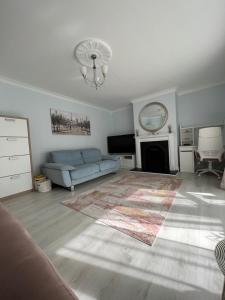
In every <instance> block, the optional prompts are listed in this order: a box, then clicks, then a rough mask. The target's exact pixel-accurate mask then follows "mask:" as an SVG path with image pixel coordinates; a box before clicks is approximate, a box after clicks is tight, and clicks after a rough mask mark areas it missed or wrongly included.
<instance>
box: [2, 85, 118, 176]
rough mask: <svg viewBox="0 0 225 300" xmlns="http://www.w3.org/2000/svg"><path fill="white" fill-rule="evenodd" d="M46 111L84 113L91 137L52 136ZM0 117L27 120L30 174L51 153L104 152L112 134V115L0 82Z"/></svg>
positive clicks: (48, 115)
mask: <svg viewBox="0 0 225 300" xmlns="http://www.w3.org/2000/svg"><path fill="white" fill-rule="evenodd" d="M50 108H58V109H61V110H64V111H71V112H78V113H81V114H86V115H88V116H89V117H90V120H91V136H76V135H71V136H70V135H53V134H52V132H51V121H50ZM0 114H3V115H12V116H21V117H27V118H29V123H30V130H31V147H32V157H33V167H34V173H35V174H37V173H38V172H39V167H40V165H41V164H42V163H43V162H45V160H46V154H47V153H48V152H49V151H51V150H58V149H74V148H75V149H76V148H83V147H92V146H93V147H97V148H100V149H101V151H102V152H103V153H107V140H106V137H107V135H109V134H111V133H112V113H111V112H109V111H106V110H103V109H101V108H96V107H94V106H90V105H85V104H84V105H83V104H81V103H76V102H72V101H71V102H70V101H66V100H64V99H63V98H61V99H60V98H59V97H54V96H51V95H48V94H44V93H41V92H37V91H34V90H31V89H28V88H23V87H19V86H16V85H12V84H8V83H3V82H0Z"/></svg>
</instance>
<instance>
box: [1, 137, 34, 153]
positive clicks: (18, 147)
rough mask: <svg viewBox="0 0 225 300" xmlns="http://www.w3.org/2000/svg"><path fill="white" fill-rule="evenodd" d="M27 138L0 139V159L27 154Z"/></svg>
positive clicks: (28, 151)
mask: <svg viewBox="0 0 225 300" xmlns="http://www.w3.org/2000/svg"><path fill="white" fill-rule="evenodd" d="M29 153H30V150H29V142H28V138H19V137H0V157H2V156H13V155H25V154H29Z"/></svg>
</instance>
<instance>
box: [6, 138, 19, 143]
mask: <svg viewBox="0 0 225 300" xmlns="http://www.w3.org/2000/svg"><path fill="white" fill-rule="evenodd" d="M6 140H7V141H8V142H15V141H17V139H15V138H7V139H6Z"/></svg>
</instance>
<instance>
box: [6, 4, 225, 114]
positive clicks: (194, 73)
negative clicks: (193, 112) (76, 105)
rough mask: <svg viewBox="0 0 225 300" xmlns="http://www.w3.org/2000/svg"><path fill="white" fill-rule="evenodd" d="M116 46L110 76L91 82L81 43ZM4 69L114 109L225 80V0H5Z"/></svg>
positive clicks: (27, 80)
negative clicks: (99, 83)
mask: <svg viewBox="0 0 225 300" xmlns="http://www.w3.org/2000/svg"><path fill="white" fill-rule="evenodd" d="M89 37H90V38H92V37H94V38H99V39H102V40H104V41H105V42H107V43H108V44H109V45H110V46H111V48H112V51H113V57H112V60H111V63H110V68H109V74H108V78H107V82H106V83H105V85H104V86H103V87H102V88H101V89H100V90H98V91H96V90H94V89H93V88H91V87H88V86H86V85H85V83H84V82H83V80H82V78H81V76H80V73H79V66H78V64H77V62H76V60H75V59H74V56H73V54H74V48H75V46H76V45H77V44H78V43H79V42H80V41H81V40H83V39H86V38H89ZM0 74H1V75H2V76H5V77H9V78H12V79H14V80H18V81H21V82H24V83H27V84H30V85H33V86H36V87H40V88H42V89H46V90H49V91H52V92H55V93H59V94H62V95H65V96H68V97H72V98H75V99H77V100H81V101H84V102H88V103H90V104H93V105H98V106H102V107H105V108H108V109H117V108H120V107H123V106H125V105H126V104H128V103H129V102H130V100H132V99H135V98H139V97H144V96H145V95H148V94H151V93H154V92H157V91H160V90H164V89H168V88H171V87H177V88H178V90H187V89H194V88H198V87H200V86H204V85H208V84H211V83H216V82H220V81H223V80H225V1H224V0H188V1H187V0H139V1H137V0H95V1H94V0H63V1H62V0H54V1H53V0H38V1H37V0H20V1H18V0H1V1H0Z"/></svg>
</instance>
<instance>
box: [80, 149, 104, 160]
mask: <svg viewBox="0 0 225 300" xmlns="http://www.w3.org/2000/svg"><path fill="white" fill-rule="evenodd" d="M82 156H83V159H84V162H85V163H93V162H96V161H100V160H101V159H102V155H101V152H100V150H99V149H96V148H90V149H84V150H82Z"/></svg>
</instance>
